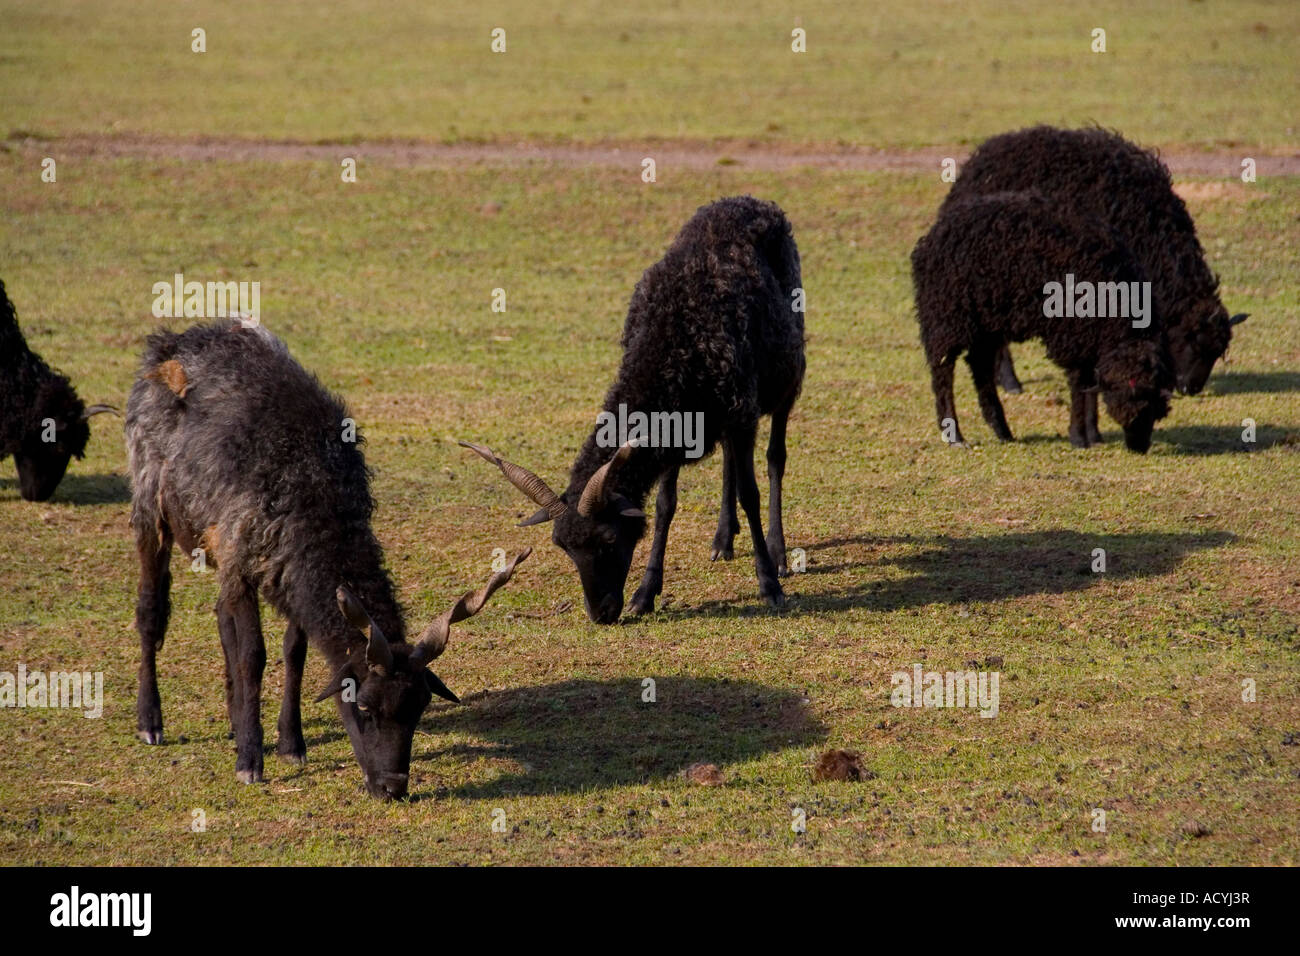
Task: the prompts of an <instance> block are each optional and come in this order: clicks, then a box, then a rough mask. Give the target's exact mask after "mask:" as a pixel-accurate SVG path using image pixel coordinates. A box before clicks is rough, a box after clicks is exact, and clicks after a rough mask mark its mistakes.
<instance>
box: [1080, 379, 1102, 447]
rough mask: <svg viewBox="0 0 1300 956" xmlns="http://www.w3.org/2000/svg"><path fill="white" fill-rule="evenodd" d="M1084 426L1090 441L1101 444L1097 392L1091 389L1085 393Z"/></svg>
mask: <svg viewBox="0 0 1300 956" xmlns="http://www.w3.org/2000/svg"><path fill="white" fill-rule="evenodd" d="M1083 401H1084V406H1083V411H1084V427H1085V428H1086V430H1087V435H1088V441H1089V443H1090V444H1093V445H1100V444H1101V429H1099V428H1098V427H1097V393H1096V392H1095V391H1093V390H1091V389H1089V390H1088V391H1086V392H1084V393H1083Z"/></svg>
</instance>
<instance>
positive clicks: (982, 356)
mask: <svg viewBox="0 0 1300 956" xmlns="http://www.w3.org/2000/svg"><path fill="white" fill-rule="evenodd" d="M1067 273H1073V274H1074V275H1075V276H1076V277H1077V278H1078V279H1080V280H1084V279H1086V280H1088V281H1092V282H1133V281H1142V279H1143V271H1142V267H1141V265H1140V264H1139V263H1138V262H1137V261H1136V259H1135V257H1134V256H1133V255H1132V254H1131V253H1130V252H1129V251H1128V249H1127V248H1126V247H1125V245H1124V244H1123V242H1122V240H1121V239H1120V238H1119V236H1118V235H1116V233H1115V232H1114V231H1113V230H1110V229H1108V228H1106V227H1104V226H1102V225H1099V224H1096V223H1094V222H1092V221H1090V220H1079V219H1069V218H1066V217H1065V216H1063V215H1062V214H1060V212H1059V211H1058V207H1057V204H1056V203H1054V202H1052V201H1051V200H1049V199H1047V198H1046V197H1044V196H1042V195H1041V194H1039V193H1036V192H1012V193H997V194H993V195H987V196H974V197H971V198H969V199H966V200H964V201H960V202H950V203H946V204H945V205H944V208H943V211H942V214H941V215H940V217H939V220H938V222H936V223H935V224H934V226H933V227H932V228H931V229H930V231H929V232H928V233H927V234H926V235H924V236H922V237H921V239H920V241H918V242H917V244H916V248H915V249H913V251H912V277H913V282H914V285H915V290H916V308H917V320H918V321H919V323H920V326H921V340H922V343H923V344H924V346H925V352H926V357H927V359H928V360H929V363H930V369H931V374H932V376H933V383H934V387H935V397H936V404H937V406H938V412H939V419H940V424H941V427H942V422H943V419H944V418H945V417H947V415H949V414H950V415H951V417H953V419H954V421H955V419H956V415H955V410H953V409H952V408H951V407H950V406H951V381H952V364H953V362H954V361H955V360H956V358H957V356H958V355H960V354H961V353H963V352H965V353H967V360H968V362H969V363H970V365H971V371H972V374H973V376H974V378H975V383H976V387H977V389H978V390H979V391H980V399H981V407H982V410H983V411H984V413H985V418H986V419H988V420H989V423H990V425H993V426H994V428H995V430H999V431H1002V430H1005V423H1004V424H1003V426H1002V429H998V426H997V425H996V424H995V422H994V420H993V418H991V417H990V416H991V415H992V416H994V417H997V418H1000V417H1001V405H1000V404H996V406H995V405H994V403H995V402H996V401H997V396H996V390H995V389H993V387H992V381H993V380H992V376H993V361H994V358H995V356H996V354H997V351H998V349H999V348H1000V347H1001V346H1002V345H1003V344H1004V343H1005V342H1008V341H1012V342H1019V341H1024V340H1025V339H1030V338H1036V339H1041V340H1042V342H1043V344H1044V345H1045V347H1046V349H1047V354H1048V357H1049V358H1051V360H1052V361H1053V362H1055V363H1056V364H1058V365H1060V366H1061V367H1062V368H1064V369H1066V370H1068V371H1069V372H1070V379H1071V387H1072V390H1075V391H1082V390H1083V389H1087V388H1090V387H1093V386H1099V387H1100V389H1101V393H1102V396H1103V397H1104V398H1105V400H1106V404H1107V407H1108V408H1109V410H1110V412H1111V415H1112V416H1113V417H1114V418H1115V419H1116V420H1117V421H1118V422H1119V423H1120V424H1121V425H1122V426H1124V427H1125V429H1126V431H1127V430H1128V428H1129V427H1130V426H1131V425H1133V424H1134V423H1135V422H1138V421H1139V420H1143V419H1145V420H1147V421H1149V422H1150V423H1151V424H1154V422H1155V421H1156V420H1158V419H1160V418H1163V417H1164V416H1165V415H1166V414H1168V410H1169V404H1168V401H1167V397H1166V396H1165V395H1164V394H1163V393H1164V392H1165V391H1167V390H1169V389H1171V388H1172V386H1173V381H1172V375H1171V371H1170V360H1169V355H1168V345H1167V343H1166V342H1165V339H1164V334H1163V332H1162V330H1161V324H1160V323H1159V322H1158V321H1157V318H1156V316H1153V317H1152V321H1151V324H1150V327H1149V328H1146V329H1135V328H1133V327H1132V322H1131V320H1130V319H1128V318H1124V317H1110V318H1092V319H1083V318H1069V317H1061V318H1049V317H1047V316H1044V314H1043V303H1044V286H1045V285H1046V284H1047V283H1049V282H1062V281H1064V279H1065V276H1066V274H1067ZM945 379H946V390H947V396H946V397H947V400H948V405H949V407H948V408H945V407H944V401H945V395H944V394H943V393H944V390H945V389H944V382H945ZM990 392H991V395H990ZM1071 424H1072V431H1073V430H1074V428H1073V426H1075V425H1077V424H1078V423H1077V422H1076V421H1075V420H1074V418H1073V415H1072V422H1071ZM1000 437H1004V438H1009V437H1010V434H1009V432H1008V433H1007V434H1005V435H1000ZM1147 438H1148V440H1149V428H1148V435H1147ZM957 440H959V441H960V433H958V437H957ZM1140 450H1145V449H1144V448H1143V449H1140Z"/></svg>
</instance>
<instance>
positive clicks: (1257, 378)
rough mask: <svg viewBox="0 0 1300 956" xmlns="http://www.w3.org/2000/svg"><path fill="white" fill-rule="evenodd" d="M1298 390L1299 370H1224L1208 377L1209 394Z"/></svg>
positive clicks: (1299, 383)
mask: <svg viewBox="0 0 1300 956" xmlns="http://www.w3.org/2000/svg"><path fill="white" fill-rule="evenodd" d="M1269 392H1300V372H1225V373H1224V374H1222V375H1216V376H1214V378H1212V379H1210V387H1209V394H1211V395H1248V394H1254V393H1269Z"/></svg>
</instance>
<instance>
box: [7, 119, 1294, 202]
mask: <svg viewBox="0 0 1300 956" xmlns="http://www.w3.org/2000/svg"><path fill="white" fill-rule="evenodd" d="M4 148H5V149H9V150H20V151H22V152H40V153H42V154H43V155H53V156H64V157H73V158H76V157H110V158H116V157H128V158H142V159H174V160H183V161H195V162H201V161H225V162H303V161H330V162H335V161H338V160H339V159H340V157H345V156H350V157H354V158H356V159H358V160H361V161H366V162H374V163H379V164H382V165H385V166H397V167H419V166H432V167H439V166H441V167H446V166H472V165H478V164H485V165H501V166H515V165H526V164H533V163H541V164H547V165H556V166H625V167H627V168H628V169H634V170H636V171H637V172H639V171H640V166H641V160H642V159H643V158H645V157H647V156H649V157H653V158H654V160H655V163H656V165H657V167H658V169H659V170H661V171H665V170H672V169H693V170H699V169H710V168H714V167H718V166H730V167H742V168H746V169H758V170H780V169H791V168H799V167H809V168H814V169H844V170H855V169H856V170H868V171H878V170H886V171H887V170H898V171H901V172H922V171H929V170H933V171H937V170H938V169H939V168H940V164H941V163H942V161H943V160H944V159H946V158H949V157H951V158H953V159H956V160H957V161H958V162H963V161H964V160H965V158H966V156H967V155H968V153H969V150H968V149H967V148H965V147H959V146H927V147H922V148H917V149H872V148H870V147H866V146H783V145H774V144H771V143H759V142H738V141H693V140H685V141H656V142H618V143H587V144H551V143H535V142H514V143H511V142H504V143H437V142H427V141H397V140H375V141H367V142H359V143H303V142H292V141H275V140H229V139H221V140H218V139H207V138H203V139H165V138H159V137H149V136H131V135H119V136H70V137H63V138H55V139H42V138H39V137H33V136H29V135H21V134H20V135H11V136H10V137H9V138H8V139H7V140H6V141H5V143H4ZM1245 152H1248V151H1245ZM1243 154H1244V153H1243V152H1233V153H1224V152H1203V151H1197V150H1194V149H1190V148H1183V147H1179V148H1174V149H1171V150H1169V151H1167V152H1162V153H1161V158H1162V159H1164V161H1165V163H1166V164H1167V165H1168V166H1169V168H1170V170H1171V171H1172V172H1173V173H1174V174H1175V175H1179V176H1224V177H1231V178H1233V179H1236V178H1237V177H1238V175H1239V174H1240V171H1241V158H1242V155H1243ZM1254 158H1255V160H1256V162H1257V170H1258V175H1260V176H1293V175H1300V153H1291V154H1285V155H1276V156H1266V155H1255V156H1254ZM1197 198H1200V197H1197Z"/></svg>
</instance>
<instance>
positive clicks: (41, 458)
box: [0, 282, 116, 501]
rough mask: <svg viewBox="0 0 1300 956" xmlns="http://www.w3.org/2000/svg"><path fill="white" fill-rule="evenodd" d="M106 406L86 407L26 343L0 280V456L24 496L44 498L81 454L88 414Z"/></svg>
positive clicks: (106, 409)
mask: <svg viewBox="0 0 1300 956" xmlns="http://www.w3.org/2000/svg"><path fill="white" fill-rule="evenodd" d="M109 411H116V409H114V408H112V407H111V406H109V405H92V406H90V407H89V408H87V407H86V406H85V405H84V404H83V403H82V401H81V399H80V398H78V397H77V390H76V389H75V388H73V387H72V383H71V382H70V381H68V377H67V376H66V375H61V374H59V373H58V372H56V371H55V370H54V369H52V368H50V366H49V365H47V364H46V363H45V360H44V359H42V358H41V357H40V356H39V355H37V354H36V353H35V352H33V351H32V350H31V349H30V348H28V347H27V340H26V339H24V338H23V333H22V330H21V329H20V328H19V327H18V315H17V313H16V312H15V311H14V304H13V303H12V302H10V301H9V295H8V293H7V292H6V291H5V286H4V283H3V282H0V461H3V460H4V459H5V458H7V457H9V456H10V455H13V457H14V465H15V466H16V467H17V469H18V493H19V494H20V495H22V497H23V498H24V499H25V500H27V501H46V500H48V499H49V497H50V496H51V495H53V494H54V489H55V488H57V487H58V486H59V482H60V481H62V480H63V475H64V472H66V471H67V470H68V462H69V461H70V460H71V459H72V458H74V457H75V458H81V457H82V455H84V454H85V451H86V442H87V441H89V440H90V425H89V424H87V422H88V420H89V419H90V417H91V416H92V415H98V414H99V413H100V412H109Z"/></svg>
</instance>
